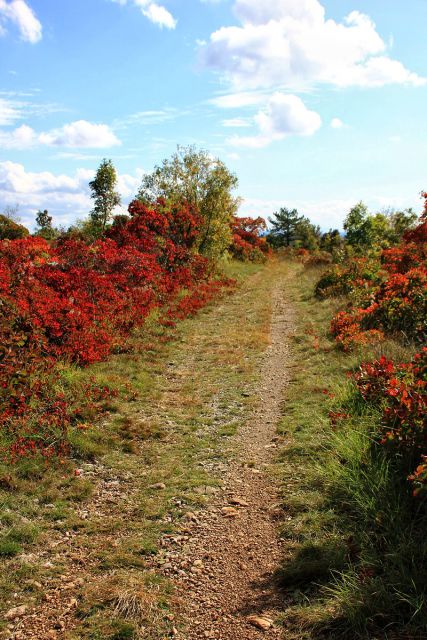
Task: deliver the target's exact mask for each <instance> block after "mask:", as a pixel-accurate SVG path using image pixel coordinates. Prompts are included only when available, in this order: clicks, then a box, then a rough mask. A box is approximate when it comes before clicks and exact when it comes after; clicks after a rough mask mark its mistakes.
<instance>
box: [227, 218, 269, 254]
mask: <svg viewBox="0 0 427 640" xmlns="http://www.w3.org/2000/svg"><path fill="white" fill-rule="evenodd" d="M266 228H267V225H266V223H265V220H264V219H263V218H238V217H237V216H235V217H234V219H233V224H232V227H231V230H232V234H233V242H232V244H231V246H230V249H229V250H230V253H231V255H232V256H233V258H235V259H236V260H244V261H250V262H264V261H265V260H266V258H267V257H268V256H269V255H270V253H271V248H270V246H269V245H268V244H267V241H266V239H265V238H263V237H262V236H261V233H262V232H263V231H265V229H266Z"/></svg>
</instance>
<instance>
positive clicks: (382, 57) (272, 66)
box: [201, 0, 426, 92]
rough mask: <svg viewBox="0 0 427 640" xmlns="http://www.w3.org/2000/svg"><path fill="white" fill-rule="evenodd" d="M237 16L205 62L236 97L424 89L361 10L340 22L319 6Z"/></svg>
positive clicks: (247, 5)
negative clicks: (261, 92)
mask: <svg viewBox="0 0 427 640" xmlns="http://www.w3.org/2000/svg"><path fill="white" fill-rule="evenodd" d="M234 12H235V14H236V17H237V18H238V20H239V21H240V23H241V24H240V26H232V27H222V28H220V29H218V30H217V31H215V32H214V33H212V34H211V36H210V40H209V42H208V44H207V45H206V46H204V47H201V55H202V61H203V63H204V64H205V65H206V66H207V67H209V68H211V69H213V70H216V71H218V72H219V73H220V74H221V75H222V76H224V77H225V78H226V79H227V80H228V81H229V82H230V84H231V86H232V87H233V89H234V90H235V91H239V92H244V91H251V90H254V89H259V88H264V89H269V88H270V89H271V88H274V87H282V88H284V87H286V88H292V89H293V90H296V89H302V88H304V89H306V88H308V87H312V86H315V85H318V84H326V85H332V86H336V87H349V86H362V87H375V86H383V85H385V84H393V83H394V84H409V85H414V86H417V85H422V84H425V83H426V79H425V78H422V77H420V76H418V75H417V74H416V73H412V72H411V71H409V70H408V69H406V68H405V67H404V66H403V64H402V63H401V62H399V61H397V60H393V59H392V58H390V57H389V56H388V55H387V49H388V45H387V44H386V43H385V42H384V40H383V39H382V38H381V36H380V35H379V33H378V32H377V29H376V26H375V24H374V22H373V21H372V20H371V18H370V17H369V16H367V15H365V14H363V13H360V12H359V11H353V12H351V13H350V14H349V15H348V16H347V17H346V18H345V19H344V21H343V22H336V21H335V20H332V19H327V18H326V15H325V9H324V7H323V6H322V4H321V3H320V2H319V0H263V2H260V1H259V0H235V3H234Z"/></svg>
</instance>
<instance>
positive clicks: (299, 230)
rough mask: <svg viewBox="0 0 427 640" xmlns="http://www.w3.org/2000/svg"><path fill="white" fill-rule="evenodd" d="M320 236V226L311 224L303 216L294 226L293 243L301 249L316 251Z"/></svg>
mask: <svg viewBox="0 0 427 640" xmlns="http://www.w3.org/2000/svg"><path fill="white" fill-rule="evenodd" d="M321 236H322V234H321V231H320V227H319V226H316V225H314V224H312V223H311V222H310V220H309V219H308V218H306V217H303V218H302V220H301V222H298V223H297V225H296V227H295V245H296V246H298V247H302V248H303V249H308V250H309V251H316V249H318V248H319V244H320V238H321Z"/></svg>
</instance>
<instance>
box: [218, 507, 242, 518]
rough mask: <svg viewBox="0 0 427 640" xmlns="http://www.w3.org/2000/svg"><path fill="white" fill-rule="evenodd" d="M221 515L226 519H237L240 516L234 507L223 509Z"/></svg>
mask: <svg viewBox="0 0 427 640" xmlns="http://www.w3.org/2000/svg"><path fill="white" fill-rule="evenodd" d="M221 513H222V515H223V516H224V517H225V518H236V516H238V515H239V512H238V511H237V509H234V508H233V507H223V508H222V509H221Z"/></svg>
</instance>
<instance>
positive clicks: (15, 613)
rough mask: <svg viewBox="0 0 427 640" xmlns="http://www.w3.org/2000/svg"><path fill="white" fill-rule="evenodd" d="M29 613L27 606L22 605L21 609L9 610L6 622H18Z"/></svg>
mask: <svg viewBox="0 0 427 640" xmlns="http://www.w3.org/2000/svg"><path fill="white" fill-rule="evenodd" d="M27 611H28V607H27V605H26V604H23V605H21V606H20V607H13V609H9V611H8V612H7V613H6V614H5V616H4V618H5V620H16V619H17V618H22V616H25V614H26V613H27Z"/></svg>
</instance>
